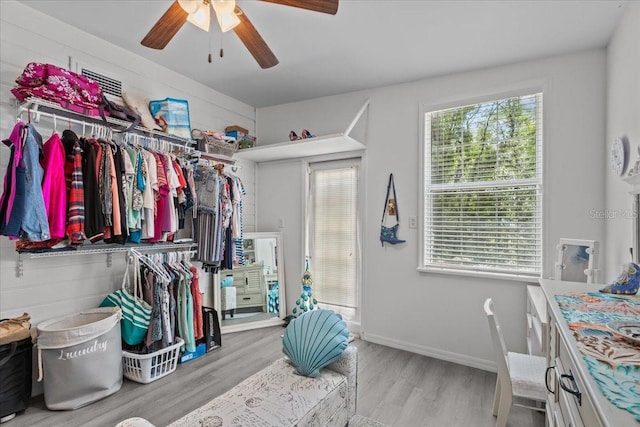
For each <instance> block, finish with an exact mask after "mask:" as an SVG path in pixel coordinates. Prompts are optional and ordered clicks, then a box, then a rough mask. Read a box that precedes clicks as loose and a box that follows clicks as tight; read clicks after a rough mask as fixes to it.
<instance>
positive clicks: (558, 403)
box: [540, 279, 640, 427]
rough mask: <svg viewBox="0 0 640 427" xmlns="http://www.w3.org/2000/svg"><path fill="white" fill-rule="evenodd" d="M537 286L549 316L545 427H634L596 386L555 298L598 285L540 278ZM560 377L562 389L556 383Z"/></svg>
mask: <svg viewBox="0 0 640 427" xmlns="http://www.w3.org/2000/svg"><path fill="white" fill-rule="evenodd" d="M540 285H541V287H542V290H543V292H544V295H545V297H546V300H547V309H548V314H549V341H548V354H547V365H548V366H550V367H555V368H550V369H549V370H548V372H547V384H548V387H549V388H551V390H553V391H554V393H549V395H548V397H547V425H548V426H551V427H555V426H566V427H569V426H571V427H582V426H585V427H591V426H610V427H636V426H640V422H638V421H636V420H635V418H634V417H633V415H632V414H631V413H630V412H628V411H626V410H623V409H619V408H618V407H617V406H615V405H614V404H612V403H611V402H610V401H609V400H608V399H607V398H606V397H605V396H604V395H603V394H602V392H601V391H600V389H599V387H598V385H597V384H596V382H595V380H594V379H593V377H592V375H591V374H590V373H589V370H588V368H587V366H586V363H585V362H584V359H583V358H582V354H581V353H580V351H579V350H578V347H577V346H576V341H575V339H574V336H573V332H571V331H570V330H569V328H568V327H567V323H566V321H565V319H564V317H563V315H562V313H561V312H560V308H559V307H558V304H557V303H556V300H555V298H554V296H555V295H561V294H566V293H569V292H593V291H598V289H600V288H601V287H602V285H595V284H586V283H578V282H563V281H559V280H546V279H540ZM561 376H564V378H563V382H564V384H565V387H566V388H569V389H573V390H574V393H571V392H569V391H566V390H564V389H563V388H561V387H560V386H559V384H558V380H559V378H560V377H561Z"/></svg>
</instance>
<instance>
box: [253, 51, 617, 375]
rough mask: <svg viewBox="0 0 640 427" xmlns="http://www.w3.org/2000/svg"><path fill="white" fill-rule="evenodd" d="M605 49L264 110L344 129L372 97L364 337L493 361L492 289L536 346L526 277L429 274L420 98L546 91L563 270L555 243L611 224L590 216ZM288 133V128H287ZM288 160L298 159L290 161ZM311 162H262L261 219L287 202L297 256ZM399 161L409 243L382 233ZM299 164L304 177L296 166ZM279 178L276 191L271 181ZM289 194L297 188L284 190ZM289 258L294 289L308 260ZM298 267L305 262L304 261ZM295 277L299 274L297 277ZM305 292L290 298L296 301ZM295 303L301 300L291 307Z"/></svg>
mask: <svg viewBox="0 0 640 427" xmlns="http://www.w3.org/2000/svg"><path fill="white" fill-rule="evenodd" d="M605 58H606V57H605V51H604V50H593V51H588V52H581V53H576V54H573V55H566V56H561V57H554V58H547V59H544V60H538V61H532V62H526V63H519V64H513V65H509V66H504V67H498V68H492V69H487V70H480V71H474V72H468V73H463V74H456V75H450V76H445V77H439V78H432V79H427V80H422V81H417V82H412V83H407V84H402V85H395V86H390V87H383V88H378V89H375V90H369V91H362V92H356V93H349V94H344V95H338V96H333V97H327V98H322V99H316V100H310V101H304V102H298V103H293V104H287V105H280V106H275V107H268V108H262V109H258V111H257V118H258V129H260V131H261V132H263V131H264V132H265V133H266V136H265V137H264V138H263V135H262V134H261V143H262V142H264V141H271V140H274V141H278V140H280V141H282V140H285V139H286V138H285V136H286V135H287V134H288V132H289V130H290V129H295V130H296V131H297V130H298V129H301V128H303V127H307V128H309V127H311V126H313V129H312V131H313V132H314V133H316V134H318V135H322V134H329V133H332V132H335V131H340V130H344V126H345V124H347V123H348V122H349V121H350V120H351V119H352V118H353V116H354V115H355V113H356V112H357V110H358V108H359V107H360V106H361V105H362V102H363V101H364V100H366V99H367V98H370V99H371V106H370V111H369V113H368V117H367V129H366V134H367V135H368V136H367V138H366V140H365V141H363V142H365V144H366V145H367V152H366V157H367V159H366V163H367V164H366V168H365V188H366V191H367V193H366V196H367V202H366V208H365V209H364V212H363V234H364V236H363V237H364V240H363V247H364V249H363V250H364V285H363V286H364V289H363V294H364V301H363V324H362V327H363V330H364V333H363V336H364V337H365V339H367V340H370V341H374V342H379V343H382V344H387V345H390V346H393V347H398V348H404V349H408V350H411V351H414V352H417V353H422V354H427V355H432V356H436V357H440V358H444V359H448V360H452V361H457V362H460V363H464V364H468V365H472V366H478V367H485V368H489V369H491V368H492V367H494V366H495V364H494V363H493V362H492V360H493V355H492V352H491V345H490V336H489V331H488V327H487V322H486V319H485V318H484V314H483V311H482V303H483V302H484V299H485V298H486V297H493V298H494V300H495V301H496V307H497V310H498V313H499V315H500V317H501V321H502V323H503V325H504V329H505V335H506V340H507V344H508V346H509V347H510V349H512V350H516V351H526V345H525V283H517V282H511V281H502V280H495V279H477V278H470V277H462V276H453V275H440V274H427V273H419V272H418V271H417V270H416V267H417V258H418V242H419V235H418V232H419V230H416V229H409V228H408V227H407V224H408V221H407V217H408V216H409V215H415V216H417V217H418V218H420V215H419V212H418V209H419V205H420V202H419V200H420V195H419V194H418V193H419V181H420V179H421V178H420V176H419V173H420V172H419V171H420V162H419V158H418V157H419V156H418V153H419V144H420V143H421V142H420V139H419V138H420V120H419V108H420V105H421V104H422V105H425V106H426V107H427V108H428V107H429V106H438V105H442V104H446V103H450V102H452V101H465V100H469V99H474V98H478V97H484V96H486V95H491V94H498V95H500V94H503V93H504V92H507V91H511V90H516V89H520V88H542V89H543V91H544V150H545V152H544V161H545V176H544V180H545V182H544V185H545V187H544V220H545V231H544V249H545V254H544V275H545V276H549V275H551V274H552V273H553V261H554V257H555V252H554V251H555V244H556V243H557V242H558V239H559V238H561V237H571V238H584V239H587V238H590V239H597V240H600V241H603V239H604V224H603V223H602V221H595V220H593V219H591V217H590V216H589V212H590V211H591V210H592V209H602V208H603V206H604V184H603V179H602V176H603V174H604V168H605V163H604V161H603V158H604V155H605V150H604V147H603V145H602V140H603V138H604V136H605V127H604V117H605ZM278 136H279V138H278ZM287 164H288V165H287ZM299 165H300V161H290V162H280V163H278V164H277V166H276V165H274V166H266V165H260V166H259V169H258V179H259V182H260V192H259V194H258V204H259V212H260V220H259V226H261V225H262V224H265V225H266V224H269V225H272V224H275V223H276V222H275V221H276V217H277V215H282V212H285V213H286V215H287V218H292V219H293V221H291V220H289V219H287V223H286V224H285V228H284V230H283V231H284V235H285V251H286V252H287V254H289V253H290V250H291V251H294V253H293V256H294V258H293V260H294V261H295V260H296V258H295V256H296V255H297V256H298V258H299V257H300V256H301V255H300V252H299V251H300V250H301V249H302V242H301V234H300V231H299V230H300V224H301V221H302V214H303V203H302V200H301V199H300V197H299V196H297V195H298V194H300V181H301V179H302V176H303V175H302V170H301V168H300V166H299ZM390 172H393V174H394V178H395V183H396V188H397V193H398V199H399V207H400V209H401V210H402V212H403V214H402V215H403V217H402V218H401V219H402V223H401V225H400V233H399V235H400V237H401V238H402V239H406V240H407V244H406V245H401V246H394V247H390V246H385V247H384V248H383V247H381V245H380V242H379V240H378V236H379V227H380V226H379V224H380V215H381V209H380V206H382V205H383V203H384V200H383V199H384V195H385V190H386V184H387V179H388V176H389V173H390ZM296 173H298V174H299V175H298V177H299V178H298V177H296V175H295V174H296ZM270 187H271V188H277V189H278V195H275V197H274V198H273V199H272V200H270V199H269V198H268V197H266V195H265V194H264V193H263V192H262V189H264V188H270ZM281 195H286V197H282V196H281ZM290 260H291V258H287V262H288V263H289V266H288V276H287V283H288V284H289V292H287V294H288V295H289V294H290V292H292V291H291V287H292V285H294V286H295V285H297V284H298V282H299V277H300V274H301V272H302V270H301V267H302V266H301V265H300V266H299V267H298V266H297V265H294V266H291V265H290ZM296 268H298V270H297V271H296ZM290 276H293V277H290ZM293 301H295V300H292V299H288V302H289V304H288V305H291V303H292V302H293ZM289 309H291V306H290V307H289Z"/></svg>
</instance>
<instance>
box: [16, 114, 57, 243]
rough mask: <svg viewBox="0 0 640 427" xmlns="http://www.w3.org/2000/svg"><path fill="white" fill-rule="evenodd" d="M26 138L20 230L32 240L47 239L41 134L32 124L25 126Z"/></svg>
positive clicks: (48, 235) (47, 226)
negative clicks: (41, 163)
mask: <svg viewBox="0 0 640 427" xmlns="http://www.w3.org/2000/svg"><path fill="white" fill-rule="evenodd" d="M26 132H27V138H26V140H25V143H24V147H23V149H22V150H23V153H22V158H23V159H24V166H25V169H26V188H25V212H24V217H23V218H22V231H24V233H25V234H26V237H27V238H28V239H29V240H31V241H32V242H41V241H43V240H49V239H50V238H51V235H50V234H49V222H48V220H47V211H46V209H45V207H44V198H43V197H42V178H43V176H44V169H42V166H40V150H41V147H42V136H41V135H40V134H39V133H38V131H37V130H36V128H34V127H33V125H32V124H28V125H27V126H26Z"/></svg>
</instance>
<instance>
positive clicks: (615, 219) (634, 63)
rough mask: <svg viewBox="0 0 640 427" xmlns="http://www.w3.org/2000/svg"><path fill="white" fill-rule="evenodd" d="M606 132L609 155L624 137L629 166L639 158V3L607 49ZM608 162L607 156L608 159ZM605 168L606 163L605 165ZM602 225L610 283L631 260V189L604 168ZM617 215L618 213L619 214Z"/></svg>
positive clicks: (633, 4) (630, 7)
mask: <svg viewBox="0 0 640 427" xmlns="http://www.w3.org/2000/svg"><path fill="white" fill-rule="evenodd" d="M606 117H607V133H606V138H605V141H604V145H605V147H606V154H607V156H608V155H609V148H610V147H611V143H612V142H613V141H614V140H615V138H617V137H621V136H626V137H627V138H628V139H629V142H630V147H631V153H630V154H631V156H630V165H631V166H633V164H634V163H635V161H636V160H637V159H638V154H637V153H638V151H637V148H638V146H639V145H640V3H638V2H630V3H629V4H628V5H627V8H626V11H625V14H624V17H623V19H622V20H621V22H620V24H619V25H618V28H617V29H616V32H615V33H614V35H613V37H612V39H611V41H610V43H609V46H608V48H607V116H606ZM607 159H608V157H607ZM607 165H608V162H607ZM605 181H606V208H607V210H608V211H609V212H612V213H613V214H612V215H608V218H607V219H606V220H603V222H605V228H606V232H607V237H606V241H605V242H606V243H605V247H604V253H605V258H606V266H605V267H606V268H605V270H606V271H605V276H604V279H605V281H606V282H610V281H611V280H613V279H615V278H616V277H617V276H618V275H619V274H620V272H621V268H620V266H621V265H622V264H623V263H624V262H628V261H630V260H631V258H630V256H629V248H630V247H631V246H632V243H633V242H632V238H631V234H632V229H633V228H632V227H633V226H632V219H631V218H630V217H629V216H628V215H625V214H626V213H629V212H630V210H631V196H630V195H629V191H630V187H629V186H628V185H627V184H626V183H625V182H623V181H622V180H621V179H620V178H619V177H616V176H614V175H613V173H612V172H611V169H610V168H609V167H608V166H607V170H606V173H605ZM618 213H619V214H618Z"/></svg>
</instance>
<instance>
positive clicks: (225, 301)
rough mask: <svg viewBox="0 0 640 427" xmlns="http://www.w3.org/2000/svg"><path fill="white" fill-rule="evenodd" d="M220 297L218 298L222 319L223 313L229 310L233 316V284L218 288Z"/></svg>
mask: <svg viewBox="0 0 640 427" xmlns="http://www.w3.org/2000/svg"><path fill="white" fill-rule="evenodd" d="M220 290H221V292H220V294H221V295H222V298H221V299H220V303H221V304H220V309H221V311H222V320H224V319H225V317H226V316H225V314H226V312H227V311H229V314H230V315H231V317H233V313H234V312H235V310H236V288H235V287H234V286H229V287H226V288H220Z"/></svg>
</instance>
